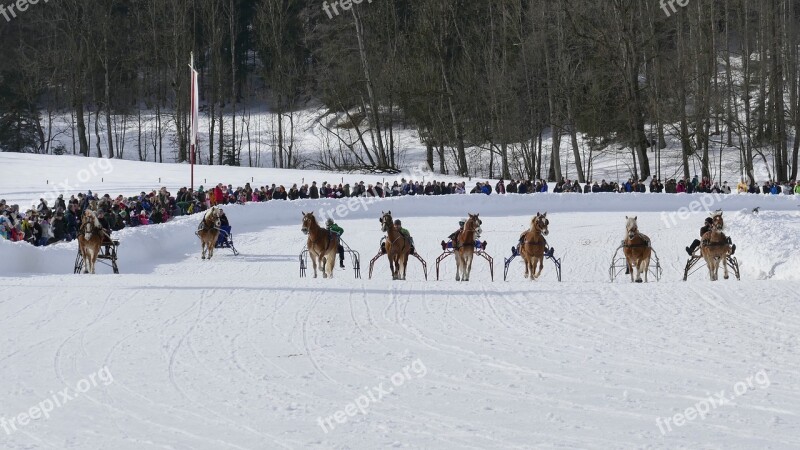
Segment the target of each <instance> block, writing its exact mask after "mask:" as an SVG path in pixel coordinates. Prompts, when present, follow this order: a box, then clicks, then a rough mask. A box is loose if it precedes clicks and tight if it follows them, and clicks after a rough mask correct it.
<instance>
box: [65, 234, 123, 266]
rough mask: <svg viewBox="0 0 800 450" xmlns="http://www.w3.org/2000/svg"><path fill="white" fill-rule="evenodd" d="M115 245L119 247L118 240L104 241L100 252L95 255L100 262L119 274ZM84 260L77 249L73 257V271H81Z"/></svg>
mask: <svg viewBox="0 0 800 450" xmlns="http://www.w3.org/2000/svg"><path fill="white" fill-rule="evenodd" d="M117 247H119V241H108V240H107V241H105V242H103V244H102V245H101V246H100V253H99V254H98V255H97V260H98V261H100V263H102V264H104V265H106V266H108V267H111V270H112V271H113V272H114V273H115V274H119V266H117ZM84 264H86V262H85V261H84V259H83V255H82V254H81V252H80V250H78V256H76V257H75V267H74V269H73V270H74V273H76V274H77V273H81V272H83V266H84Z"/></svg>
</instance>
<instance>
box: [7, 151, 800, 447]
mask: <svg viewBox="0 0 800 450" xmlns="http://www.w3.org/2000/svg"><path fill="white" fill-rule="evenodd" d="M130 164H135V163H130ZM120 167H121V166H120ZM132 167H133V166H132ZM159 167H161V166H159ZM176 167H177V166H176ZM69 170H72V169H69ZM118 170H119V172H116V173H117V175H118V176H117V177H116V178H117V181H116V183H117V184H114V185H112V186H113V187H114V188H120V189H121V188H125V189H130V190H131V191H133V192H138V191H139V190H141V189H142V188H144V187H147V186H150V185H153V184H154V183H155V182H154V181H151V182H149V183H144V185H143V184H142V183H141V182H140V184H139V185H136V184H135V182H136V175H137V174H138V175H141V176H147V177H150V178H152V177H154V176H155V174H151V173H147V171H146V170H142V171H139V172H133V173H132V170H131V169H124V170H123V169H118ZM224 170H230V171H231V172H229V173H228V172H225V173H223V172H214V173H211V175H209V176H214V177H215V180H216V179H219V181H226V177H233V176H236V177H240V178H246V177H247V176H251V175H250V174H251V173H253V172H247V171H245V169H224ZM240 170H241V171H242V172H239V171H240ZM14 172H16V171H11V177H12V179H15V180H17V181H15V183H17V185H18V186H19V187H20V189H19V191H20V192H22V191H26V192H25V194H24V195H30V194H37V195H39V194H41V193H42V192H43V190H42V189H41V188H39V187H38V183H34V182H33V181H31V182H28V183H27V184H26V183H25V181H24V179H23V178H22V177H23V176H22V175H19V174H16V175H15V174H14ZM36 176H37V177H38V176H45V177H49V178H51V179H61V178H64V177H65V176H66V177H69V176H71V175H69V174H66V175H65V173H64V172H63V171H59V170H57V168H53V169H42V173H41V174H40V175H36ZM175 176H176V177H177V176H179V175H177V172H176V175H175ZM253 176H255V175H253ZM258 176H259V177H261V176H262V175H258ZM279 176H281V175H280V174H278V173H274V175H273V174H270V177H272V178H276V179H277V178H278V177H279ZM286 176H287V178H289V179H293V178H294V177H295V176H296V175H294V174H286ZM13 177H18V178H13ZM31 178H33V176H31ZM264 178H267V176H264ZM7 179H8V178H4V179H3V180H2V181H0V192H2V193H3V195H7V194H6V192H8V191H7V189H8V188H9V186H10V185H9V184H8V183H7V182H6V181H5V180H7ZM164 179H166V177H165V178H164ZM262 181H263V182H267V181H269V180H263V179H262ZM279 181H280V180H279ZM279 181H276V182H279ZM169 183H172V180H171V181H169ZM270 183H271V181H270ZM104 188H105V186H104ZM37 189H38V190H37ZM7 196H8V195H7ZM8 197H11V196H8ZM18 198H19V197H18ZM692 202H696V203H695V204H693V203H692ZM700 202H702V203H700ZM797 203H798V201H797V200H796V199H795V198H793V197H783V196H776V197H764V196H749V195H742V196H736V195H734V196H724V197H697V196H686V195H664V194H662V195H658V194H652V195H651V194H642V195H617V194H609V195H570V194H565V195H552V194H550V195H536V196H491V197H486V196H482V195H475V196H463V197H438V198H401V199H389V200H383V201H377V202H374V203H369V202H363V203H362V202H352V203H349V204H348V202H347V201H346V200H344V201H329V200H324V201H298V202H268V203H264V204H256V205H248V206H231V207H228V208H226V212H227V213H228V215H229V217H230V219H231V222H232V224H233V227H234V234H235V236H234V237H235V241H236V245H237V247H238V249H239V250H240V251H241V254H240V255H239V256H238V257H237V256H233V255H232V254H231V253H230V252H229V251H227V250H218V252H217V254H216V255H215V257H214V259H213V260H211V261H202V260H200V257H199V255H200V248H199V245H198V242H197V240H196V237H195V236H194V234H193V231H194V228H195V226H196V224H197V220H198V219H197V218H196V217H188V218H179V219H177V220H175V221H174V222H171V223H168V224H164V225H156V226H149V227H140V228H137V229H133V230H125V231H123V232H121V233H119V236H118V237H119V239H120V240H121V241H122V245H121V247H120V250H119V251H120V268H121V271H122V275H118V276H115V275H111V274H110V273H109V272H110V270H108V269H107V268H105V267H100V268H99V269H98V271H99V272H100V274H99V275H96V276H78V275H72V274H71V273H70V272H71V270H72V264H73V261H74V258H75V252H76V247H75V245H74V244H63V245H57V246H53V247H49V248H46V249H36V248H33V247H30V246H27V245H26V244H11V243H8V242H0V260H1V261H2V266H3V271H2V273H1V274H0V275H4V276H3V277H0V282H2V283H3V287H4V289H3V295H2V296H0V349H2V351H0V374H2V377H3V380H4V381H5V383H3V385H2V387H0V448H74V449H89V448H114V449H149V448H171V449H189V448H191V449H227V448H232V449H233V448H236V449H263V448H309V447H310V448H341V449H344V448H359V449H361V448H386V447H399V448H446V449H450V448H491V449H496V448H543V447H547V448H550V447H559V448H597V449H613V448H724V449H731V448H775V449H793V448H798V446H800V416H798V414H800V412H798V411H799V409H798V408H799V407H800V371H798V367H799V366H800V348H799V346H798V344H799V342H798V333H800V325H798V323H800V306H798V301H797V292H798V291H800V271H799V270H798V268H799V267H800V256H798V251H797V250H798V236H799V235H800V220H798V219H800V213H799V212H798V207H797ZM698 205H699V206H698ZM339 206H343V208H339V211H340V212H339V213H338V214H337V213H336V212H335V211H336V208H337V207H339ZM756 206H760V207H761V213H760V214H758V215H753V214H752V213H751V212H750V211H751V210H752V209H753V208H754V207H756ZM681 208H694V209H696V210H697V211H698V212H692V213H685V214H684V211H682V210H681ZM706 208H708V209H711V210H715V209H718V208H722V209H724V210H725V214H726V219H727V220H726V225H727V227H728V228H729V234H730V235H731V236H732V237H733V239H734V242H735V243H736V244H737V247H738V250H737V257H738V258H739V261H740V263H741V267H742V281H735V280H728V281H720V282H717V283H711V282H709V281H707V276H706V275H705V274H704V273H703V272H702V271H701V272H697V273H696V274H694V275H693V276H692V277H691V278H690V279H689V281H688V282H683V281H681V277H682V274H683V266H684V264H685V261H686V256H687V255H686V253H685V251H684V250H683V248H684V247H685V246H686V245H688V244H689V243H690V242H691V240H692V239H694V238H695V237H696V235H697V231H698V228H699V226H700V225H701V224H702V221H703V218H704V217H705V212H704V209H706ZM309 210H312V211H315V212H316V213H317V215H318V216H321V215H322V214H323V213H326V214H327V213H330V214H332V215H333V216H334V217H335V218H336V219H337V221H338V223H339V224H340V225H342V226H343V228H344V229H345V234H344V239H345V240H346V241H347V242H348V244H349V245H350V246H351V247H353V248H354V249H356V250H358V251H360V253H361V258H362V273H363V279H360V280H357V279H354V276H353V271H352V270H351V267H350V264H349V263H348V267H347V269H346V270H337V271H336V274H335V278H334V279H333V280H323V279H321V278H320V279H313V278H303V279H301V278H299V264H298V253H299V252H300V250H301V249H302V247H303V245H304V242H305V236H303V234H302V233H301V232H300V218H301V216H300V212H301V211H306V212H307V211H309ZM382 210H383V211H385V210H391V211H392V212H393V213H394V215H395V216H396V217H398V218H401V219H403V225H404V226H405V227H406V228H408V229H409V230H410V231H411V232H412V233H413V235H414V237H415V241H416V245H417V248H418V251H419V253H420V254H421V255H422V256H423V257H425V258H426V259H427V262H428V266H429V281H427V282H426V281H424V277H423V274H422V271H421V268H420V265H419V264H418V263H416V262H414V261H412V263H411V266H410V268H409V281H407V282H393V281H391V280H390V276H389V273H388V267H387V265H388V264H387V261H386V259H382V260H380V261H379V263H378V265H377V266H376V270H375V274H374V276H373V279H371V280H370V279H367V271H368V268H367V265H368V262H369V259H370V258H371V257H372V256H374V255H375V254H376V252H377V250H378V241H379V239H380V236H381V232H380V227H379V224H378V221H377V219H378V217H379V215H380V212H381V211H382ZM537 211H549V215H548V217H549V218H550V236H549V237H548V240H549V242H550V244H551V245H552V246H553V247H554V248H555V249H556V254H557V256H560V257H561V258H563V268H564V273H563V282H562V283H558V282H557V281H556V279H555V274H554V271H553V266H552V264H549V263H547V264H546V265H545V274H544V276H543V278H542V279H541V280H540V281H537V282H530V281H526V280H524V279H523V278H522V271H523V268H522V264H521V263H520V262H519V261H514V263H513V265H512V267H511V271H510V274H509V281H507V282H504V281H502V260H503V257H504V256H508V254H509V253H510V248H511V246H512V245H514V244H515V243H516V240H517V237H518V236H519V233H520V232H521V231H522V230H523V229H525V228H527V225H528V223H529V220H530V217H531V215H533V214H535V213H536V212H537ZM342 212H344V214H343V213H342ZM467 212H473V213H475V212H478V213H480V214H481V218H482V219H483V230H484V233H483V237H484V238H485V239H486V240H487V241H488V243H489V246H488V252H489V253H490V254H491V255H492V256H494V260H495V266H496V267H495V274H494V275H495V281H494V282H491V281H490V278H491V277H490V274H489V272H488V266H487V265H486V263H485V262H484V261H482V260H479V259H476V261H475V264H474V271H475V272H474V274H473V277H472V281H471V282H470V283H457V282H455V281H454V280H453V278H454V261H453V260H452V259H448V260H446V261H445V262H444V263H443V266H442V274H441V275H442V277H441V278H442V280H441V281H435V274H434V273H433V272H434V267H433V266H434V260H435V259H436V256H437V255H439V254H440V253H441V248H440V247H439V242H440V241H441V240H442V239H444V238H445V236H447V235H448V234H449V233H450V232H452V231H454V229H455V227H457V221H458V218H460V217H462V216H464V215H465V214H466V213H467ZM626 215H637V216H638V217H639V225H640V228H641V230H642V232H644V233H647V234H648V235H649V236H650V237H651V238H652V239H653V246H654V248H655V249H656V250H657V251H658V255H659V257H660V261H661V264H662V266H663V267H664V276H663V278H662V280H661V281H660V282H657V283H656V282H651V283H649V284H646V285H634V284H631V283H630V282H628V281H627V280H625V279H621V280H618V281H617V282H615V283H611V282H610V281H609V279H608V266H609V263H610V260H611V256H612V255H613V253H614V250H615V249H616V247H617V246H618V245H619V242H620V240H621V239H622V235H623V233H624V218H625V216H626ZM43 411H47V414H46V415H45V414H44V413H43ZM31 417H33V418H31Z"/></svg>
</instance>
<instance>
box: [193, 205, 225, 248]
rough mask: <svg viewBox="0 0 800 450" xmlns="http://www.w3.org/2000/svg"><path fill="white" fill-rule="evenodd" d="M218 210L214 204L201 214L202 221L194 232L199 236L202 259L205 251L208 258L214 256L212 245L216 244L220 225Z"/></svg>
mask: <svg viewBox="0 0 800 450" xmlns="http://www.w3.org/2000/svg"><path fill="white" fill-rule="evenodd" d="M219 218H220V210H219V209H218V208H217V207H216V206H214V207H212V208H211V209H209V210H208V211H206V214H205V215H204V216H203V222H202V223H201V224H200V228H199V229H198V230H197V231H196V232H195V234H196V235H197V237H199V238H200V248H202V250H203V259H206V251H207V252H208V259H211V257H212V256H214V246H215V245H216V244H217V239H218V238H219V227H220V219H219Z"/></svg>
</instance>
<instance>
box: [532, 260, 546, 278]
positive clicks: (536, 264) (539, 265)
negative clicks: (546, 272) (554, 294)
mask: <svg viewBox="0 0 800 450" xmlns="http://www.w3.org/2000/svg"><path fill="white" fill-rule="evenodd" d="M543 259H544V258H543V257H539V256H536V257H534V258H533V274H534V275H533V279H534V280H538V279H539V277H540V276H541V275H542V269H543V268H544V264H542V260H543ZM537 268H538V269H537Z"/></svg>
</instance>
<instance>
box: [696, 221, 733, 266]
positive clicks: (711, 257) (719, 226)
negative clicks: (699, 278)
mask: <svg viewBox="0 0 800 450" xmlns="http://www.w3.org/2000/svg"><path fill="white" fill-rule="evenodd" d="M711 218H712V219H713V222H712V223H711V230H710V231H708V232H706V233H705V234H704V235H703V237H702V239H701V242H700V254H701V255H702V256H703V259H705V260H706V265H707V266H708V274H709V276H710V277H711V281H717V280H719V266H720V264H721V265H722V268H723V271H724V273H723V276H724V277H725V279H726V280H727V279H728V265H727V264H726V259H727V258H728V256H730V254H731V244H730V243H729V242H728V237H727V236H725V233H723V232H722V231H723V230H724V229H725V221H724V220H723V219H722V211H717V212H715V213H714V214H712V215H711Z"/></svg>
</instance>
